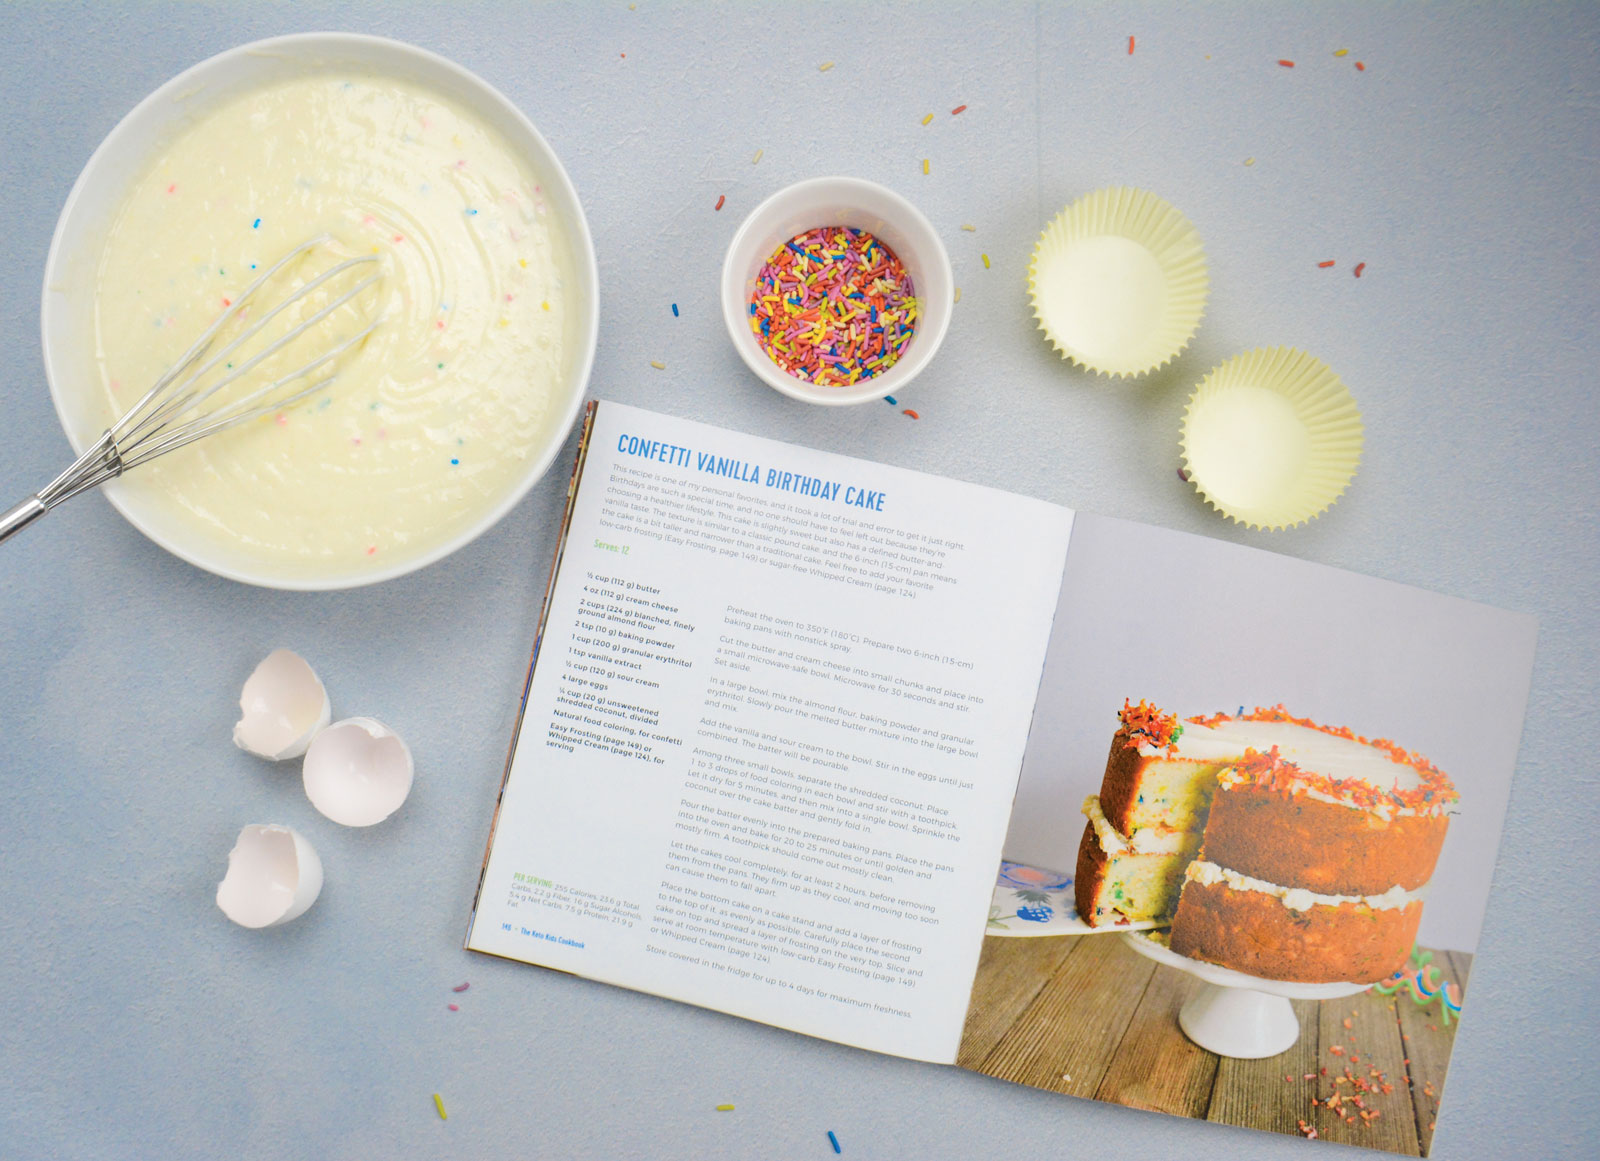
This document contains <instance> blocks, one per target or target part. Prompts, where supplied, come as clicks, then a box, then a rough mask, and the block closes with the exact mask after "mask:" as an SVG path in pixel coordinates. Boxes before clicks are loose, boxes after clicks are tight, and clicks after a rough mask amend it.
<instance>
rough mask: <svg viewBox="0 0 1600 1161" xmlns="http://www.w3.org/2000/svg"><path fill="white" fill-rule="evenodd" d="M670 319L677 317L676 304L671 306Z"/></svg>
mask: <svg viewBox="0 0 1600 1161" xmlns="http://www.w3.org/2000/svg"><path fill="white" fill-rule="evenodd" d="M672 317H673V318H677V317H678V304H677V303H673V304H672Z"/></svg>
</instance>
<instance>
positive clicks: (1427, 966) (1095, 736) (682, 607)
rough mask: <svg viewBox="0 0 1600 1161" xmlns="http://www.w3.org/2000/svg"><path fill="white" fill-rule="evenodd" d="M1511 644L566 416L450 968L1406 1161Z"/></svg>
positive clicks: (1377, 590)
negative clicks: (525, 975)
mask: <svg viewBox="0 0 1600 1161" xmlns="http://www.w3.org/2000/svg"><path fill="white" fill-rule="evenodd" d="M1534 638H1535V625H1534V622H1533V620H1532V619H1531V618H1529V617H1527V616H1523V615H1520V614H1513V613H1506V612H1501V611H1498V610H1495V609H1491V608H1487V607H1484V606H1481V605H1476V604H1471V603H1469V602H1466V601H1462V600H1457V599H1454V598H1450V597H1444V596H1439V595H1435V594H1432V593H1428V592H1424V591H1421V590H1418V589H1414V588H1410V587H1406V586H1403V585H1398V584H1394V583H1391V582H1386V581H1380V580H1375V579H1371V578H1367V577H1363V576H1358V575H1355V574H1352V573H1348V572H1343V571H1339V570H1336V569H1332V568H1328V567H1325V566H1322V565H1316V564H1311V563H1307V562H1305V561H1302V560H1298V559H1293V558H1290V557H1285V556H1279V555H1276V554H1273V553H1268V552H1264V551H1260V550H1257V549H1253V548H1246V547H1240V546H1238V545H1233V544H1229V543H1225V542H1222V541H1217V540H1211V539H1208V538H1204V537H1198V536H1193V535H1188V534H1184V533H1178V532H1172V531H1168V530H1164V529H1160V528H1154V527H1149V526H1145V525H1140V524H1133V523H1128V522H1125V521H1122V520H1114V519H1108V518H1105V517H1100V516H1093V515H1088V514H1084V513H1075V512H1073V511H1071V510H1069V509H1066V508H1062V507H1059V506H1056V505H1052V504H1047V503H1044V502H1041V501H1038V500H1032V499H1028V498H1026V497H1022V496H1015V495H1010V494H1007V493H1004V492H1000V491H996V490H994V489H991V488H987V487H983V486H979V485H975V484H970V483H962V482H958V481H954V480H949V479H942V478H939V477H936V476H931V475H925V474H922V473H918V472H914V471H908V470H906V469H903V468H896V467H890V466H886V465H882V464H875V463H869V462H866V461H862V460H857V459H851V458H849V457H845V456H841V455H835V454H831V453H828V452H821V451H814V450H808V449H805V448H800V447H795V446H792V445H787V444H782V443H777V442H774V441H771V440H767V439H762V438H758V437H756V436H750V435H743V434H739V433H736V432H732V431H727V430H723V429H720V428H715V427H710V426H706V425H703V424H699V423H692V422H688V421H685V420H681V419H675V418H672V417H669V416H666V415H660V414H656V413H653V412H648V411H643V410H639V409H637V408H632V407H627V406H623V405H620V404H615V403H609V402H602V403H598V404H591V405H590V409H589V412H588V415H587V417H586V421H585V429H584V436H583V441H582V445H581V448H580V451H579V454H578V458H577V463H576V465H575V468H574V472H573V477H572V482H571V487H570V490H569V496H568V506H567V514H566V521H565V527H564V529H563V533H562V536H561V540H560V547H559V548H558V551H557V555H556V560H555V563H554V565H553V568H552V571H551V577H550V583H549V587H548V590H547V592H546V596H545V606H544V611H543V616H542V619H541V628H540V634H539V638H538V641H537V642H536V643H535V646H534V654H533V662H532V665H531V667H530V670H529V675H528V684H527V688H526V691H525V693H524V698H523V705H522V712H521V714H520V715H519V718H518V722H517V726H516V731H515V735H514V737H513V739H512V744H511V750H510V754H509V756H508V760H507V764H506V773H505V780H504V783H503V785H502V789H501V795H500V802H499V805H498V808H497V810H496V812H495V818H494V824H493V828H492V831H491V834H490V838H489V845H488V850H487V852H486V855H485V860H484V866H483V871H482V876H481V879H480V883H479V889H478V895H477V899H476V902H475V905H474V910H473V915H472V919H471V923H470V926H469V930H468V934H467V946H468V947H469V948H471V949H473V950H476V951H480V952H485V953H488V954H492V955H496V956H503V957H506V958H509V959H514V960H521V961H525V962H527V963H531V964H538V965H541V966H544V967H548V968H554V969H557V970H560V971H565V972H572V973H575V974H578V975H581V976H586V977H589V978H592V979H595V980H602V981H605V982H608V983H613V984H619V985H622V986H624V987H628V988H633V989H637V990H639V991H643V992H650V993H654V994H656V995H660V996H665V997H669V998H672V999H675V1000H682V1001H686V1002H688V1003H692V1004H699V1005H702V1006H705V1007H708V1008H714V1009H716V1010H718V1011H721V1012H726V1013H731V1014H733V1015H737V1016H743V1017H746V1018H748V1019H751V1020H758V1021H761V1022H763V1023H766V1024H771V1025H775V1026H779V1027H783V1028H788V1029H792V1030H794V1031H796V1032H801V1033H805V1034H807V1035H811V1036H818V1037H823V1038H826V1039H828V1040H833V1041H837V1042H840V1043H844V1044H850V1045H855V1046H857V1047H860V1048H864V1049H870V1050H872V1051H876V1052H883V1053H891V1054H894V1055H897V1056H905V1057H912V1058H915V1059H919V1060H926V1061H935V1062H940V1063H946V1064H951V1063H960V1064H961V1065H962V1066H963V1067H968V1068H972V1069H974V1070H976V1071H981V1072H985V1073H988V1074H990V1075H994V1076H1000V1077H1003V1078H1005V1079H1010V1080H1016V1081H1019V1082H1021V1083H1026V1084H1032V1085H1036V1086H1038V1087H1044V1088H1051V1089H1055V1090H1058V1091H1061V1092H1065V1093H1071V1094H1075V1095H1081V1096H1089V1097H1098V1098H1100V1099H1106V1100H1113V1101H1117V1102H1119V1103H1123V1104H1130V1105H1136V1106H1138V1107H1142V1108H1147V1109H1159V1110H1161V1111H1166V1112H1174V1113H1179V1114H1181V1115H1188V1116H1198V1117H1202V1118H1209V1119H1212V1120H1225V1121H1229V1122H1231V1123H1235V1124H1247V1125H1254V1126H1256V1127H1261V1128H1267V1129H1274V1130H1277V1131H1282V1132H1300V1133H1303V1134H1304V1135H1306V1136H1321V1137H1325V1138H1329V1139H1337V1140H1346V1141H1349V1142H1351V1143H1356V1144H1369V1145H1373V1146H1375V1147H1379V1148H1386V1149H1391V1150H1394V1151H1397V1152H1407V1153H1412V1154H1416V1155H1425V1153H1426V1150H1427V1144H1428V1140H1429V1139H1430V1138H1431V1134H1432V1112H1431V1111H1429V1110H1428V1108H1425V1107H1424V1106H1425V1105H1426V1102H1427V1101H1428V1100H1431V1101H1432V1102H1433V1104H1432V1105H1431V1106H1429V1107H1430V1108H1431V1109H1436V1107H1437V1093H1438V1091H1439V1090H1440V1089H1441V1088H1442V1085H1443V1079H1444V1067H1445V1065H1447V1064H1448V1059H1449V1044H1448V1038H1449V1037H1450V1036H1451V1035H1453V1026H1454V1024H1453V1022H1454V1021H1455V1020H1458V1019H1459V1018H1460V1014H1461V1010H1462V989H1463V988H1464V986H1465V972H1466V969H1467V967H1468V966H1469V965H1470V959H1471V953H1472V952H1473V950H1474V949H1475V947H1476V944H1477V939H1478V933H1479V928H1480V925H1481V922H1482V918H1483V912H1484V906H1485V901H1486V897H1487V893H1488V888H1489V876H1490V873H1491V870H1492V868H1493V864H1494V860H1495V853H1496V850H1497V847H1498V844H1499V840H1500V831H1501V823H1502V818H1503V815H1504V811H1505V805H1506V799H1507V795H1508V793H1509V788H1510V780H1511V774H1512V771H1513V768H1514V766H1515V761H1516V752H1517V744H1518V739H1519V735H1520V732H1521V725H1522V715H1523V711H1524V707H1525V704H1526V699H1527V692H1528V684H1529V679H1530V674H1531V669H1532V659H1533V648H1534ZM1019 936H1027V937H1031V938H1018V937H1019ZM1425 1003H1431V1004H1433V1007H1424V1004H1425ZM1407 1021H1410V1022H1411V1024H1415V1025H1416V1027H1417V1029H1418V1030H1419V1032H1420V1034H1421V1035H1424V1036H1427V1035H1430V1033H1427V1032H1426V1031H1423V1030H1422V1026H1423V1025H1424V1024H1425V1025H1427V1026H1428V1027H1431V1028H1432V1029H1433V1033H1434V1034H1437V1035H1438V1036H1440V1037H1443V1038H1444V1039H1443V1040H1441V1041H1440V1044H1439V1045H1436V1046H1434V1047H1433V1048H1431V1049H1430V1050H1429V1052H1428V1053H1423V1052H1422V1050H1421V1046H1420V1045H1418V1046H1416V1047H1410V1046H1409V1044H1410V1042H1409V1039H1408V1038H1409V1036H1410V1033H1409V1032H1408V1031H1407V1028H1408V1027H1409V1026H1410V1025H1409V1024H1408V1023H1407ZM1418 1021H1420V1022H1421V1023H1418ZM1441 1025H1442V1026H1443V1031H1440V1027H1441ZM1345 1041H1354V1043H1353V1044H1347V1043H1345ZM1335 1049H1337V1050H1338V1051H1335ZM1330 1054H1331V1055H1330ZM1423 1055H1427V1056H1428V1060H1429V1061H1430V1063H1429V1064H1428V1065H1427V1067H1429V1068H1434V1069H1436V1075H1434V1074H1430V1075H1428V1076H1425V1077H1424V1076H1422V1074H1421V1072H1420V1071H1419V1069H1421V1068H1422V1066H1421V1065H1417V1064H1414V1063H1413V1060H1412V1058H1416V1057H1421V1056H1423ZM1351 1056H1355V1057H1358V1058H1359V1059H1358V1060H1357V1061H1356V1062H1353V1063H1352V1062H1350V1057H1351ZM1391 1056H1392V1057H1393V1059H1392V1061H1391V1060H1390V1057H1391ZM1402 1061H1404V1063H1403V1064H1402V1063H1401V1062H1402ZM1330 1062H1331V1063H1333V1064H1335V1065H1336V1066H1338V1067H1335V1068H1333V1069H1331V1070H1329V1069H1328V1065H1329V1063H1330ZM1347 1065H1348V1067H1347ZM1241 1070H1243V1071H1242V1072H1241ZM1250 1070H1256V1071H1257V1072H1259V1073H1260V1075H1261V1076H1262V1077H1270V1078H1271V1079H1272V1080H1273V1081H1274V1082H1275V1083H1276V1084H1277V1086H1278V1089H1279V1090H1282V1091H1281V1092H1276V1093H1275V1095H1274V1097H1273V1100H1272V1102H1269V1103H1271V1104H1272V1105H1273V1107H1272V1108H1271V1109H1266V1108H1263V1107H1261V1106H1262V1101H1261V1099H1260V1098H1259V1097H1248V1095H1246V1096H1241V1095H1240V1094H1241V1093H1243V1094H1248V1093H1250V1092H1257V1091H1259V1090H1260V1086H1259V1085H1256V1087H1255V1088H1252V1086H1251V1084H1249V1083H1243V1082H1241V1081H1240V1077H1242V1076H1246V1074H1249V1075H1254V1073H1251V1072H1250ZM1345 1072H1349V1073H1350V1075H1349V1076H1348V1077H1346V1076H1345V1075H1344V1073H1345ZM1380 1074H1381V1076H1382V1079H1381V1080H1380V1079H1377V1075H1380ZM1385 1086H1387V1089H1386V1088H1385ZM1423 1086H1425V1087H1426V1088H1427V1090H1428V1096H1427V1097H1424V1096H1423V1095H1422V1088H1423ZM1169 1090H1170V1091H1169ZM1197 1093H1199V1094H1203V1096H1201V1097H1197V1096H1196V1095H1195V1094H1197ZM1358 1097H1359V1099H1357V1098H1358ZM1280 1106H1281V1107H1280ZM1384 1117H1387V1118H1388V1120H1387V1121H1385V1120H1383V1118H1384ZM1319 1126H1321V1131H1320V1132H1319V1131H1318V1127H1319ZM1407 1126H1409V1129H1407Z"/></svg>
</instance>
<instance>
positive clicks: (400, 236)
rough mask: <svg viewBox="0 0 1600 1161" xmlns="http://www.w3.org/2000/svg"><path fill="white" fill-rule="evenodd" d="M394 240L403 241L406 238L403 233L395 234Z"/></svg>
mask: <svg viewBox="0 0 1600 1161" xmlns="http://www.w3.org/2000/svg"><path fill="white" fill-rule="evenodd" d="M394 240H395V241H396V242H404V241H405V240H406V236H405V235H404V234H396V235H395V236H394Z"/></svg>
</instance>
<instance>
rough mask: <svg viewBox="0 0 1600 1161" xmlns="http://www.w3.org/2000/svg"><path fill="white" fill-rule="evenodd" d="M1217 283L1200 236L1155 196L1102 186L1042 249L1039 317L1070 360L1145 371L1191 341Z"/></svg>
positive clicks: (1050, 233)
mask: <svg viewBox="0 0 1600 1161" xmlns="http://www.w3.org/2000/svg"><path fill="white" fill-rule="evenodd" d="M1210 286H1211V282H1210V279H1209V277H1208V276H1207V274H1206V254H1205V249H1204V247H1203V246H1202V245H1201V244H1200V235H1199V234H1198V233H1197V232H1196V231H1195V228H1194V226H1193V225H1191V224H1190V222H1189V219H1188V218H1186V217H1184V216H1183V215H1182V214H1181V213H1179V212H1178V211H1177V210H1176V209H1174V208H1173V207H1172V206H1171V205H1169V204H1168V203H1167V202H1165V201H1163V200H1162V199H1160V198H1158V197H1157V196H1156V195H1155V194H1153V193H1149V192H1147V191H1145V190H1141V189H1133V188H1131V187H1128V186H1113V187H1111V188H1109V189H1102V190H1096V191H1095V192H1094V193H1091V194H1087V195H1085V196H1084V197H1082V198H1079V199H1078V200H1077V201H1075V202H1073V203H1071V204H1070V205H1068V206H1067V207H1066V208H1065V209H1064V210H1062V211H1061V212H1060V213H1059V214H1057V215H1056V216H1055V218H1054V219H1053V220H1052V221H1051V222H1050V224H1049V225H1048V226H1046V227H1045V228H1044V233H1042V234H1040V235H1039V241H1038V242H1037V243H1035V244H1034V247H1033V261H1032V262H1030V263H1029V264H1028V292H1029V295H1030V296H1031V297H1032V299H1033V313H1034V317H1035V318H1036V319H1038V322H1039V329H1040V330H1042V331H1044V333H1045V336H1046V337H1047V338H1048V339H1049V340H1050V342H1051V344H1052V345H1053V346H1054V347H1055V348H1056V350H1057V351H1058V352H1060V354H1061V356H1062V357H1063V358H1066V359H1071V360H1072V361H1073V362H1074V363H1077V364H1078V365H1079V366H1082V367H1085V368H1087V369H1088V370H1090V371H1095V372H1098V373H1100V374H1103V375H1110V376H1113V377H1117V378H1121V377H1124V376H1128V377H1131V376H1135V375H1143V374H1145V373H1146V372H1148V371H1154V370H1155V369H1156V368H1157V367H1159V366H1161V365H1162V364H1163V363H1166V362H1168V361H1169V360H1171V359H1172V358H1173V357H1174V356H1176V355H1177V354H1178V352H1179V351H1181V350H1183V348H1184V347H1186V346H1187V345H1188V344H1189V340H1190V339H1192V338H1193V337H1194V333H1195V331H1196V330H1197V329H1198V328H1199V326H1200V317H1201V316H1202V315H1203V314H1204V313H1205V307H1206V294H1207V292H1208V291H1209V290H1210Z"/></svg>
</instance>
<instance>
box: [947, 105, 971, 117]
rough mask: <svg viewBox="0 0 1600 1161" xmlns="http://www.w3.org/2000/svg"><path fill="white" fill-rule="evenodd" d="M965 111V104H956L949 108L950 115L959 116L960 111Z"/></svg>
mask: <svg viewBox="0 0 1600 1161" xmlns="http://www.w3.org/2000/svg"><path fill="white" fill-rule="evenodd" d="M966 111H967V107H966V106H965V105H957V106H956V107H955V108H954V109H951V110H950V116H952V117H957V116H960V115H961V114H962V113H965V112H966Z"/></svg>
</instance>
